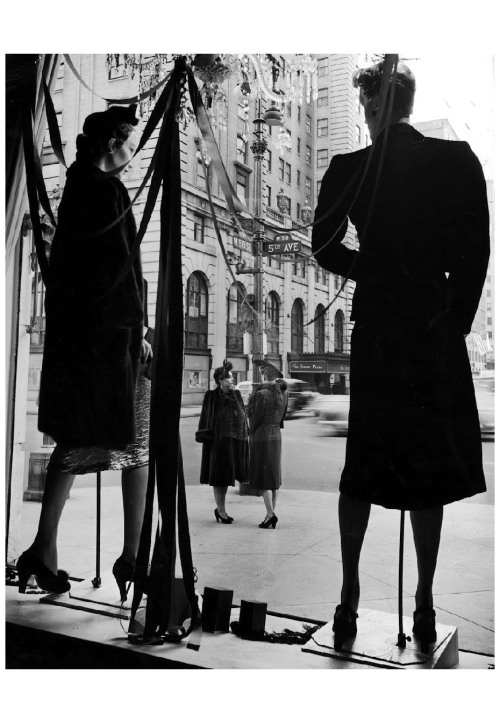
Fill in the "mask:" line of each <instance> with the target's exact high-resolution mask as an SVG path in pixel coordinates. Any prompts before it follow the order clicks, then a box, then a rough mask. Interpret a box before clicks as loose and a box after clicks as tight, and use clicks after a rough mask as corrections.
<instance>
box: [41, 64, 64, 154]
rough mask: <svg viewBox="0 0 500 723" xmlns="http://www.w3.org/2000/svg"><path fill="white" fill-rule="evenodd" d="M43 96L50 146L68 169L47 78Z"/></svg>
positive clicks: (44, 83) (44, 82)
mask: <svg viewBox="0 0 500 723" xmlns="http://www.w3.org/2000/svg"><path fill="white" fill-rule="evenodd" d="M42 82H43V94H44V96H45V110H46V113H47V123H48V126H49V137H50V144H51V146H52V150H53V151H54V153H55V156H56V158H57V160H58V161H59V163H61V164H62V165H63V166H64V167H65V168H67V165H66V160H65V158H64V152H63V147H62V141H61V132H60V130H59V124H58V122H57V113H56V109H55V108H54V103H53V102H52V97H51V95H50V92H49V88H48V86H47V82H46V80H45V78H43V81H42Z"/></svg>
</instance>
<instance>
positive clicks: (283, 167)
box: [279, 158, 285, 181]
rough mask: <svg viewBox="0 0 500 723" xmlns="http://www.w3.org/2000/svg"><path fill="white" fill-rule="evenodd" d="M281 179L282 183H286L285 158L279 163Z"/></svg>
mask: <svg viewBox="0 0 500 723" xmlns="http://www.w3.org/2000/svg"><path fill="white" fill-rule="evenodd" d="M279 178H280V181H284V180H285V161H284V160H283V158H280V163H279Z"/></svg>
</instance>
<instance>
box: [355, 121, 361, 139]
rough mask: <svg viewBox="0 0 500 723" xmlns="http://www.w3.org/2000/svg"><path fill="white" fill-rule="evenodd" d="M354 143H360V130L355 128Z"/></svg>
mask: <svg viewBox="0 0 500 723" xmlns="http://www.w3.org/2000/svg"><path fill="white" fill-rule="evenodd" d="M356 143H361V128H360V127H359V126H358V125H357V126H356Z"/></svg>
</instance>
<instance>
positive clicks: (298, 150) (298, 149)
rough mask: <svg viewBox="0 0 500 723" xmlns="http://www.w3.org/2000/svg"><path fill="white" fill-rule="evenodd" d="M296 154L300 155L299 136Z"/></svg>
mask: <svg viewBox="0 0 500 723" xmlns="http://www.w3.org/2000/svg"><path fill="white" fill-rule="evenodd" d="M297 155H298V156H300V138H297Z"/></svg>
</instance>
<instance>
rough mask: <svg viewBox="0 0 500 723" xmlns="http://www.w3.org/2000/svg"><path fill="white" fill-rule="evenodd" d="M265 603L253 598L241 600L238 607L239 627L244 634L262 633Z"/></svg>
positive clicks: (264, 625) (264, 620)
mask: <svg viewBox="0 0 500 723" xmlns="http://www.w3.org/2000/svg"><path fill="white" fill-rule="evenodd" d="M266 613H267V603H264V602H256V601H255V600H242V601H241V608H240V628H241V632H242V633H244V634H245V635H252V634H254V633H263V632H264V631H265V629H266Z"/></svg>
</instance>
